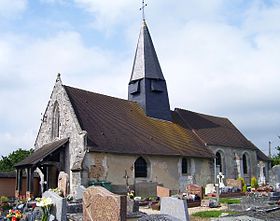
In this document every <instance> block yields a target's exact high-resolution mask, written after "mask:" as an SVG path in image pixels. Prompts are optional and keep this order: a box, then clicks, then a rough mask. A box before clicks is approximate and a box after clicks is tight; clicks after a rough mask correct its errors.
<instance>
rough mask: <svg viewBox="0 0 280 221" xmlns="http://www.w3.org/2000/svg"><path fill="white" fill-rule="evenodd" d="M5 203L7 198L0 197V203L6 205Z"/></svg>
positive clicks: (7, 200)
mask: <svg viewBox="0 0 280 221" xmlns="http://www.w3.org/2000/svg"><path fill="white" fill-rule="evenodd" d="M7 202H9V198H8V197H6V196H1V197H0V203H7Z"/></svg>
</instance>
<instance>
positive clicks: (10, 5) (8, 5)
mask: <svg viewBox="0 0 280 221" xmlns="http://www.w3.org/2000/svg"><path fill="white" fill-rule="evenodd" d="M26 8H27V0H0V17H9V18H12V17H14V16H17V15H18V14H20V13H22V12H23V11H24V10H25V9H26Z"/></svg>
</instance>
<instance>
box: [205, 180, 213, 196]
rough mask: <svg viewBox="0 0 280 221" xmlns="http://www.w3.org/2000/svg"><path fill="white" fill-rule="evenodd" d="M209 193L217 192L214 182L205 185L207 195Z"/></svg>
mask: <svg viewBox="0 0 280 221" xmlns="http://www.w3.org/2000/svg"><path fill="white" fill-rule="evenodd" d="M209 193H216V189H215V185H214V184H213V183H208V184H206V186H205V195H207V194H209Z"/></svg>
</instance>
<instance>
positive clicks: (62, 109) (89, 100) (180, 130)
mask: <svg viewBox="0 0 280 221" xmlns="http://www.w3.org/2000/svg"><path fill="white" fill-rule="evenodd" d="M128 77H129V76H128ZM259 161H266V162H267V161H269V158H268V157H267V156H265V155H264V154H263V153H262V152H261V151H260V150H259V149H258V148H257V147H256V146H255V145H254V144H253V143H251V142H250V141H249V140H247V139H246V137H245V136H244V135H243V134H242V133H241V132H240V131H239V130H238V129H237V128H236V127H235V126H234V125H233V124H232V123H231V122H230V121H229V120H228V119H227V118H223V117H216V116H210V115H205V114H201V113H195V112H192V111H189V110H185V109H182V108H175V109H174V110H170V105H169V98H168V91H167V84H166V81H165V79H164V75H163V73H162V70H161V67H160V63H159V60H158V57H157V54H156V51H155V48H154V45H153V42H152V39H151V35H150V33H149V29H148V26H147V24H146V22H145V20H143V23H142V26H141V30H140V35H139V39H138V43H137V48H136V53H135V57H134V63H133V66H132V73H131V76H130V80H129V84H128V100H125V99H120V98H115V97H111V96H107V95H103V94H98V93H95V92H91V91H86V90H83V89H79V88H75V87H72V86H67V85H64V84H63V83H62V80H61V76H60V75H59V74H58V76H57V79H56V82H55V85H54V88H53V91H52V94H51V96H50V100H49V102H48V105H47V108H46V111H45V113H44V115H43V119H42V122H41V126H40V129H39V132H38V135H37V138H36V140H35V151H34V153H33V154H32V155H31V156H29V157H27V158H26V159H25V160H23V161H22V162H20V163H18V164H17V165H16V169H17V185H16V194H17V195H18V194H22V192H21V191H22V175H23V172H24V173H25V174H27V181H26V182H27V191H28V194H31V195H32V193H33V185H32V180H33V176H34V172H35V171H36V172H38V173H39V174H40V177H41V183H42V184H43V188H44V190H47V189H49V188H55V187H57V181H58V174H59V172H61V171H64V172H66V173H67V174H68V175H69V180H70V192H71V193H74V192H75V191H76V188H77V187H78V186H80V185H84V186H86V187H87V186H88V185H89V183H90V182H91V181H94V180H103V181H106V182H110V183H111V186H112V191H113V192H125V190H126V185H127V182H128V184H129V185H130V186H132V188H133V186H135V184H138V183H158V184H161V185H163V186H165V187H168V188H170V189H171V190H173V191H184V190H185V188H186V185H187V184H190V183H194V184H199V185H202V186H205V185H206V184H207V183H215V182H216V176H217V174H218V172H222V173H223V174H224V176H225V178H238V177H243V178H245V180H246V182H247V183H249V182H250V178H251V177H252V176H257V164H258V162H259ZM124 177H126V178H127V179H125V178H124Z"/></svg>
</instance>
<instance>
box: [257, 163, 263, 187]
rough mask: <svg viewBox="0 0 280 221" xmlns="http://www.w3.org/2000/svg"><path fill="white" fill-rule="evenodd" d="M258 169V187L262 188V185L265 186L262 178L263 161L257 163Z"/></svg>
mask: <svg viewBox="0 0 280 221" xmlns="http://www.w3.org/2000/svg"><path fill="white" fill-rule="evenodd" d="M258 168H259V171H260V175H259V178H258V184H259V186H262V185H265V176H264V173H263V169H264V168H265V164H264V162H263V161H260V162H259V163H258Z"/></svg>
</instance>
